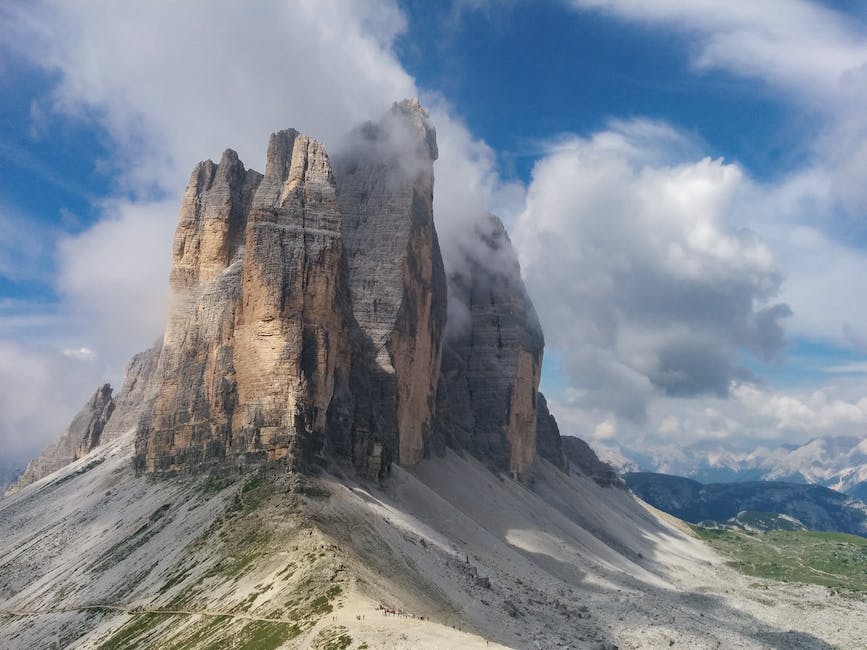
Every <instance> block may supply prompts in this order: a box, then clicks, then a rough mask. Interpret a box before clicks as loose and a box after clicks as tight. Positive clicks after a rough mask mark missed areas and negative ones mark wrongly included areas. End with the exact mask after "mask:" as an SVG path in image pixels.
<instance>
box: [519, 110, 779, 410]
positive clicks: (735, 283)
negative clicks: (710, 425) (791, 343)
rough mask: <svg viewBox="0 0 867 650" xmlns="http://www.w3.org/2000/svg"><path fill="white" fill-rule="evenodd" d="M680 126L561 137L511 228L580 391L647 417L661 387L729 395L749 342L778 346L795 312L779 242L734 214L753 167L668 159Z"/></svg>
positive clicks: (751, 347)
mask: <svg viewBox="0 0 867 650" xmlns="http://www.w3.org/2000/svg"><path fill="white" fill-rule="evenodd" d="M624 127H626V128H624ZM654 138H656V140H654ZM682 139H683V138H681V137H676V134H675V133H674V132H673V131H672V130H671V129H670V128H667V127H664V126H663V125H657V126H655V127H654V128H649V125H648V124H642V123H639V124H634V125H630V124H628V123H616V124H614V125H613V126H612V128H611V129H609V130H608V131H605V132H602V133H598V134H595V135H594V136H592V137H590V138H586V139H582V138H574V139H572V140H571V142H569V143H568V146H567V143H565V142H561V143H560V144H559V145H558V146H557V147H556V148H555V149H554V150H553V151H552V153H551V154H550V155H549V156H547V157H546V158H544V159H543V160H541V161H539V162H538V163H537V164H536V166H535V167H534V170H533V176H532V182H531V184H530V187H529V189H528V193H527V204H526V209H525V210H524V211H523V212H522V213H521V214H520V215H519V217H518V218H517V221H516V225H515V229H514V233H513V239H514V241H515V243H516V245H517V247H518V250H519V254H520V257H521V264H522V267H523V269H524V273H525V276H526V280H527V283H528V287H529V291H530V295H531V296H533V299H534V301H535V303H536V307H537V310H538V312H539V316H540V319H541V321H542V325H543V327H544V329H545V332H546V337H547V340H548V342H549V345H552V346H553V347H554V348H556V349H557V351H558V352H559V354H560V355H561V359H562V366H563V368H564V371H565V373H566V374H567V376H568V378H569V380H570V382H571V385H572V386H573V388H575V389H577V391H576V392H574V393H573V394H572V395H571V400H572V401H573V402H575V403H576V404H583V405H584V406H585V407H586V408H589V409H600V408H602V409H607V410H608V411H611V412H613V413H615V414H616V415H618V416H619V417H620V418H625V419H627V420H633V421H637V422H640V421H642V420H643V418H644V417H645V416H646V414H647V408H648V406H649V404H650V403H651V401H652V400H654V399H657V398H658V397H659V396H661V395H672V396H691V395H698V394H715V395H726V394H727V392H728V389H729V386H730V384H731V382H732V381H734V380H735V379H738V378H742V377H744V376H746V375H748V373H747V372H746V371H745V370H744V369H743V368H741V367H740V365H739V355H740V354H741V352H742V351H743V350H748V351H750V352H752V353H753V354H755V355H756V356H758V357H760V358H765V359H768V358H772V357H774V356H775V355H776V353H777V352H778V351H779V350H780V348H781V346H782V344H783V332H782V329H781V325H780V319H781V318H783V317H785V316H787V315H788V313H789V310H788V308H787V307H786V306H785V305H783V304H778V303H776V302H775V297H776V294H777V292H778V290H779V287H780V283H781V279H782V278H781V274H780V271H779V269H778V267H777V265H776V262H775V260H774V258H773V255H772V254H771V251H770V250H769V249H768V247H767V246H766V245H765V244H764V242H762V241H761V240H760V239H759V238H758V237H757V236H756V235H755V234H754V233H753V232H751V231H749V230H746V229H745V228H743V225H742V224H741V223H739V221H738V214H737V199H738V195H739V192H740V191H741V190H742V189H743V187H744V186H745V184H746V180H745V178H744V174H743V172H742V171H741V170H740V169H739V168H738V167H737V166H735V165H730V164H725V163H723V162H722V161H719V160H711V159H709V158H704V159H701V160H695V161H692V162H679V163H676V164H671V163H670V162H669V157H670V155H671V151H672V149H671V147H670V143H671V142H672V141H681V140H682ZM657 142H658V144H656V143H657Z"/></svg>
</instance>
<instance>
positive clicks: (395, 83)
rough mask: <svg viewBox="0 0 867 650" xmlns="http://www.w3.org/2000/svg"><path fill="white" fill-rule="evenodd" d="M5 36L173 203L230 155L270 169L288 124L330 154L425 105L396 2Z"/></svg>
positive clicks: (41, 23)
mask: <svg viewBox="0 0 867 650" xmlns="http://www.w3.org/2000/svg"><path fill="white" fill-rule="evenodd" d="M0 18H4V20H3V25H2V27H3V29H4V32H5V38H6V40H7V41H8V43H9V44H11V46H12V47H13V48H15V49H16V50H17V51H18V52H19V53H20V54H21V55H23V56H24V57H26V58H28V59H30V60H31V62H32V63H34V64H36V65H38V66H41V67H43V68H45V69H46V70H47V71H48V72H50V73H52V74H54V75H57V77H58V80H59V81H58V84H57V86H56V88H55V91H54V108H55V110H60V111H63V112H66V113H68V114H71V115H73V116H77V117H80V118H82V119H84V120H87V121H90V122H92V123H94V124H96V125H98V126H99V127H100V128H103V129H105V130H106V131H107V133H108V134H109V136H110V137H111V139H112V142H113V145H114V146H113V150H114V151H113V155H112V158H111V160H109V161H107V162H108V164H109V165H110V166H111V167H112V168H114V169H117V170H119V171H120V172H121V174H122V177H123V180H124V181H125V186H126V187H127V189H129V190H131V191H132V192H134V193H136V194H140V195H141V194H143V195H147V194H148V192H149V191H151V190H153V189H157V190H161V189H162V190H165V189H169V190H171V191H172V193H173V194H174V195H176V194H177V193H179V192H180V191H181V190H182V189H183V184H184V182H185V180H186V178H187V174H189V170H190V169H191V168H192V166H193V165H194V164H195V163H196V162H197V161H198V160H200V159H202V158H203V157H208V156H210V157H218V156H219V154H220V153H221V151H222V150H223V149H224V148H226V147H229V146H231V147H232V148H234V149H236V150H237V151H238V152H239V154H240V156H241V159H242V160H244V162H246V163H247V164H248V165H250V166H253V167H260V166H261V162H262V160H263V159H264V149H265V144H266V143H267V138H268V134H269V133H270V132H271V131H275V130H277V129H280V128H285V127H287V126H290V125H291V126H293V127H295V128H297V129H299V130H301V131H304V132H306V133H310V134H312V135H314V136H315V137H317V138H320V139H323V140H324V141H325V142H326V143H332V142H333V141H335V140H336V139H337V138H339V137H340V136H342V135H343V133H345V132H346V131H347V130H348V129H349V128H350V127H351V126H354V124H355V123H357V122H359V121H361V120H363V119H367V118H369V117H371V116H373V115H377V114H378V113H381V112H382V111H384V110H385V109H386V108H387V107H388V106H389V105H390V104H391V102H392V101H394V99H399V98H402V97H405V96H412V95H415V94H416V90H415V84H414V82H413V80H412V78H411V77H410V76H409V75H408V74H407V73H406V72H405V71H404V70H403V68H402V67H401V66H400V63H399V62H398V60H397V58H396V57H395V55H394V53H393V51H392V48H391V46H392V43H393V41H394V38H395V37H396V36H397V34H399V33H400V31H401V30H402V29H403V27H404V19H403V17H402V15H401V13H400V12H399V11H398V9H397V7H396V5H395V4H394V3H392V2H376V1H373V0H358V1H357V2H351V3H345V2H338V1H336V0H292V1H284V2H271V3H263V4H261V5H258V6H256V7H255V9H251V7H249V6H248V5H246V4H245V3H237V2H228V1H219V2H209V3H198V2H196V3H169V4H165V3H138V4H128V3H114V2H99V1H94V2H83V3H75V4H74V5H71V4H69V3H68V2H62V1H59V0H45V1H42V2H38V1H37V2H33V3H26V4H25V3H22V4H19V5H17V6H15V7H12V8H7V9H6V11H5V16H4V15H3V14H0Z"/></svg>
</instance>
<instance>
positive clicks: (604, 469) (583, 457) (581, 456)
mask: <svg viewBox="0 0 867 650" xmlns="http://www.w3.org/2000/svg"><path fill="white" fill-rule="evenodd" d="M561 444H562V446H563V454H564V455H565V456H566V460H567V462H568V471H569V472H570V473H572V472H576V473H578V474H583V475H584V476H588V477H590V478H592V479H593V480H594V481H595V482H596V483H597V484H598V485H601V486H602V487H621V488H622V487H625V485H626V484H625V483H624V482H623V479H622V478H620V476H618V474H617V472H615V471H614V469H613V468H612V467H611V465H609V464H608V463H604V462H602V461H601V460H599V457H598V456H597V455H596V452H594V451H593V450H592V449H591V448H590V445H588V444H587V443H586V442H584V441H583V440H581V439H580V438H576V437H574V436H563V437H562V438H561Z"/></svg>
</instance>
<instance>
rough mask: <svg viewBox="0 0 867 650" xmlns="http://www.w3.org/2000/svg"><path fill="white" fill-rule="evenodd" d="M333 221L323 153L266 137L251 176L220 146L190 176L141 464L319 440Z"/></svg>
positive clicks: (288, 136) (337, 254)
mask: <svg viewBox="0 0 867 650" xmlns="http://www.w3.org/2000/svg"><path fill="white" fill-rule="evenodd" d="M340 226H341V218H340V213H339V210H338V205H337V196H336V188H335V183H334V178H333V176H332V173H331V166H330V163H329V161H328V157H327V155H326V153H325V149H324V147H323V146H322V145H321V144H320V143H319V142H317V141H316V140H313V139H312V138H309V137H307V136H304V135H301V134H299V133H298V132H297V131H294V130H287V131H281V132H279V133H276V134H274V135H272V137H271V141H270V143H269V146H268V156H267V164H266V169H265V174H264V176H263V175H261V174H259V173H257V172H254V171H252V170H247V169H245V168H244V165H243V164H242V163H241V162H240V161H239V160H238V157H237V155H236V154H235V153H234V152H233V151H226V153H224V154H223V157H222V159H221V161H220V163H219V164H218V165H214V164H213V163H212V162H210V161H207V162H204V163H200V164H199V165H198V166H197V167H196V169H195V170H194V171H193V174H192V177H191V179H190V183H189V185H188V186H187V190H186V192H185V195H184V201H183V204H182V207H181V215H180V221H179V224H178V228H177V232H176V235H175V244H174V257H173V263H172V271H171V276H170V286H171V289H172V292H173V296H174V299H173V304H172V307H171V310H170V314H169V318H168V323H167V326H166V332H165V337H164V339H163V347H162V354H161V356H160V360H159V364H158V368H157V376H158V381H159V382H160V388H159V392H158V394H157V397H156V399H155V401H154V405H153V409H152V413H151V415H150V417H149V418H146V420H145V422H143V424H142V427H141V430H140V432H139V436H138V440H137V446H136V458H137V462H138V465H139V468H140V469H144V470H146V471H177V470H194V469H197V468H201V467H203V466H207V465H209V464H215V463H222V462H225V461H226V460H227V459H230V460H231V462H232V463H233V464H240V465H243V464H244V463H246V462H248V461H260V460H272V461H273V460H279V459H282V458H287V457H290V458H291V457H293V455H294V454H295V452H297V451H299V450H301V449H302V447H304V448H305V449H306V447H307V445H308V443H310V444H313V445H314V446H315V445H316V444H317V442H316V441H319V442H318V444H319V446H320V447H321V440H322V439H323V430H324V428H325V422H326V413H327V410H328V406H329V403H330V401H331V394H332V389H333V383H334V375H335V372H336V371H337V369H340V371H341V372H344V373H348V367H349V358H348V357H349V351H348V344H347V342H346V339H347V337H346V331H345V330H346V324H345V320H346V316H345V306H344V305H341V304H339V302H340V300H339V294H340V281H341V276H340V274H339V273H338V269H339V268H340V264H341V256H342V243H341V236H342V235H341V227H340Z"/></svg>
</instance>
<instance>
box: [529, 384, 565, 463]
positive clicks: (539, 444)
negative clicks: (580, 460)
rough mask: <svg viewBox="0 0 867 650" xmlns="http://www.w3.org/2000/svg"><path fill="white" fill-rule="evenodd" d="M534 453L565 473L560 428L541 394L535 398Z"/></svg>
mask: <svg viewBox="0 0 867 650" xmlns="http://www.w3.org/2000/svg"><path fill="white" fill-rule="evenodd" d="M536 452H537V453H538V455H539V457H540V458H544V459H545V460H547V461H548V462H549V463H552V464H553V465H554V466H555V467H556V468H557V469H559V470H562V471H564V472H565V471H566V470H567V468H568V461H567V460H566V456H565V455H564V454H563V446H562V440H561V438H560V427H558V426H557V420H555V419H554V416H553V415H551V412H550V411H549V410H548V400H546V399H545V396H544V395H543V394H542V393H539V395H538V397H537V406H536Z"/></svg>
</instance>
